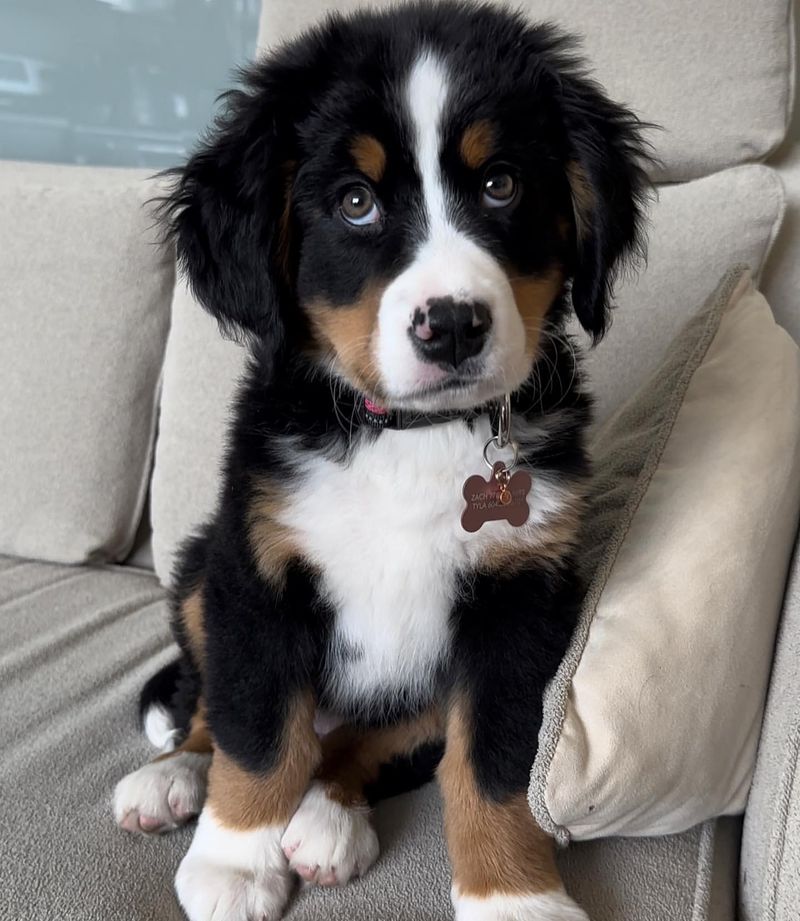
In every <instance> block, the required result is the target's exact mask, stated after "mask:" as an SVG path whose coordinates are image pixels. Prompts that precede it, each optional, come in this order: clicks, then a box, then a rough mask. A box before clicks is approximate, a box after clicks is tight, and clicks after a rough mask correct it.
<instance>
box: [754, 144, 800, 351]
mask: <svg viewBox="0 0 800 921" xmlns="http://www.w3.org/2000/svg"><path fill="white" fill-rule="evenodd" d="M798 130H800V129H798ZM798 140H800V138H798ZM775 165H776V167H779V168H780V173H779V175H780V177H781V180H782V182H783V185H784V188H785V192H786V205H787V207H786V218H785V221H784V225H783V227H782V228H781V232H780V234H779V235H778V239H777V241H776V243H775V248H774V250H773V251H772V253H771V255H770V257H769V260H768V261H767V265H766V268H765V271H764V276H763V282H762V287H763V290H764V294H765V295H766V297H767V300H768V301H769V303H770V306H771V307H772V309H773V310H774V312H775V319H776V320H777V321H778V322H779V323H780V324H781V326H783V328H784V329H786V330H788V332H789V333H791V335H792V336H793V337H794V340H795V342H800V297H799V296H798V292H800V145H798V146H796V147H793V148H792V150H791V152H789V153H787V154H786V155H785V156H784V157H782V158H781V159H780V160H778V161H777V162H776V164H775Z"/></svg>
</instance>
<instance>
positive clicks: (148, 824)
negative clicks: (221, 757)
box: [114, 752, 211, 834]
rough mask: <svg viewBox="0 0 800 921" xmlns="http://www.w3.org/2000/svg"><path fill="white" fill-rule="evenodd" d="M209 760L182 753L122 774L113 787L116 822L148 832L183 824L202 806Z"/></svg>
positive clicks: (138, 830)
mask: <svg viewBox="0 0 800 921" xmlns="http://www.w3.org/2000/svg"><path fill="white" fill-rule="evenodd" d="M210 761H211V756H210V755H201V754H195V753H193V752H179V753H178V754H175V755H171V756H170V757H169V758H163V759H162V760H160V761H151V762H150V764H146V765H145V766H144V767H141V768H139V770H138V771H134V772H133V773H132V774H128V775H127V777H123V778H122V780H121V781H120V782H119V783H118V784H117V787H116V789H115V790H114V818H115V819H116V820H117V824H118V825H120V827H122V828H124V829H125V830H126V831H130V832H136V833H141V832H144V833H146V834H159V833H161V832H165V831H170V830H171V829H173V828H177V827H178V826H179V825H183V823H184V822H187V821H188V820H189V819H191V818H193V817H194V816H196V815H197V814H198V813H199V812H200V810H201V809H202V808H203V801H204V800H205V798H206V779H207V776H208V765H209V763H210Z"/></svg>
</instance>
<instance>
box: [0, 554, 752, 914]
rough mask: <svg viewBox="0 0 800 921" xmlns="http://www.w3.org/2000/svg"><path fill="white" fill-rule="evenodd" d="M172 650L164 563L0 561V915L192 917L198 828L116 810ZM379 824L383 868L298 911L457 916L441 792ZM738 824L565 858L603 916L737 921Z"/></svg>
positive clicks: (142, 756) (581, 893)
mask: <svg viewBox="0 0 800 921" xmlns="http://www.w3.org/2000/svg"><path fill="white" fill-rule="evenodd" d="M54 612H57V613H58V616H57V617H55V616H54ZM173 655H174V650H173V648H172V647H171V645H170V641H169V639H168V632H167V627H166V610H165V605H164V602H163V592H162V590H161V589H160V588H159V587H158V585H157V582H156V580H155V578H154V577H153V576H152V575H147V574H143V573H141V572H136V571H135V570H131V569H129V568H128V567H124V568H123V567H106V568H102V569H90V568H68V567H63V566H53V565H46V564H43V563H33V562H27V561H24V560H12V559H2V558H0V687H2V689H3V699H4V706H3V707H2V708H1V709H0V738H2V740H3V758H2V759H1V760H0V800H2V820H3V821H2V824H3V860H2V861H0V891H2V894H3V897H2V904H1V905H0V917H2V918H4V919H5V918H8V919H14V921H22V919H24V921H53V919H56V918H57V919H59V921H181V919H182V918H183V915H182V914H181V912H180V909H179V908H178V905H177V902H176V901H175V897H174V895H173V890H172V878H173V875H174V872H175V869H176V868H177V865H178V862H179V861H180V858H181V856H182V854H183V853H184V852H185V850H186V848H187V847H188V844H189V840H190V836H191V833H192V830H191V829H186V830H184V831H181V832H178V833H176V834H173V835H167V836H164V837H162V838H152V839H143V838H133V837H131V836H129V835H127V834H126V833H124V832H122V831H120V830H119V829H117V828H116V827H115V825H114V822H113V818H112V814H111V792H112V790H113V787H114V784H115V783H116V781H117V780H118V779H119V778H120V777H121V776H122V775H123V774H125V773H126V772H127V771H129V770H131V769H133V768H135V767H138V766H139V765H140V764H141V763H142V762H143V761H144V760H146V759H147V758H149V757H151V756H152V754H153V751H152V749H150V748H149V746H148V744H147V743H146V742H145V741H144V739H143V738H142V736H141V735H140V733H139V731H138V728H137V726H136V696H137V693H138V691H139V689H140V688H141V685H142V682H143V681H144V680H145V679H146V678H148V677H149V676H150V675H151V674H153V672H154V671H155V670H156V669H157V668H158V667H159V666H161V665H163V664H164V663H165V662H167V661H169V659H170V658H171V657H172V656H173ZM376 821H377V826H378V832H379V835H380V838H381V843H382V856H381V858H380V859H379V861H378V863H377V864H376V865H375V867H373V868H372V870H371V871H370V872H369V874H368V875H367V876H366V877H365V878H364V879H363V880H361V881H357V882H354V883H352V884H351V885H348V886H346V887H345V888H343V889H341V890H338V891H335V890H315V891H309V892H306V893H304V894H303V895H302V896H301V897H300V898H299V900H298V902H297V904H296V905H295V907H294V909H293V910H292V912H291V914H290V915H289V917H290V919H291V921H321V919H323V918H324V919H329V921H376V919H381V921H383V919H394V921H447V919H450V918H452V909H451V907H450V901H449V870H448V866H447V862H446V857H445V847H444V843H443V841H442V834H441V806H440V802H439V797H438V793H437V792H436V788H435V787H434V786H428V787H426V788H424V789H422V790H419V791H417V792H415V793H413V794H410V795H408V796H404V797H399V798H396V799H393V800H389V801H387V802H385V803H383V804H381V805H380V806H379V807H378V810H377V816H376ZM737 834H738V825H737V823H736V822H730V821H723V822H720V823H715V824H712V823H709V824H707V825H705V826H703V827H701V828H697V829H693V830H692V831H690V832H687V833H685V834H683V835H677V836H672V837H669V838H659V839H649V840H634V839H629V840H624V839H612V840H609V841H603V842H589V843H586V844H578V845H575V846H574V847H571V848H569V849H568V850H567V851H565V852H563V853H562V854H561V857H560V860H561V865H562V869H563V872H564V875H565V878H566V881H567V887H568V888H569V889H570V891H572V892H573V893H574V894H575V896H576V898H577V899H579V900H580V902H581V903H582V904H583V905H585V907H586V908H587V910H588V911H589V912H590V915H591V917H592V921H687V919H692V921H733V915H732V913H731V912H730V910H729V909H730V903H729V900H730V897H731V896H732V893H733V886H732V884H731V882H730V880H731V879H732V877H733V876H734V875H735V872H736V859H735V843H732V842H735V840H736V836H737ZM665 868H668V872H665ZM720 896H722V897H723V898H722V901H720ZM725 898H727V899H728V902H727V904H726V902H725ZM710 906H714V908H713V910H712V908H711V907H710Z"/></svg>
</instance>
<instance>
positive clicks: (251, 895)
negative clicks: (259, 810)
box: [175, 808, 292, 921]
mask: <svg viewBox="0 0 800 921" xmlns="http://www.w3.org/2000/svg"><path fill="white" fill-rule="evenodd" d="M280 837H281V829H280V828H278V827H267V828H261V829H257V830H255V831H236V830H235V829H231V828H225V827H223V826H221V825H220V824H219V823H218V822H217V821H216V819H215V818H214V816H213V813H211V812H210V811H209V809H208V808H206V809H205V810H203V813H202V814H201V816H200V820H199V822H198V823H197V831H196V833H195V836H194V839H193V841H192V844H191V847H190V848H189V850H188V852H187V854H186V856H185V857H184V858H183V861H182V862H181V865H180V867H179V868H178V873H177V875H176V877H175V891H176V892H177V894H178V901H179V902H180V904H181V907H182V908H183V910H184V911H185V912H186V915H187V916H188V918H189V921H278V919H279V918H280V917H281V915H282V914H283V910H284V908H285V907H286V903H287V902H288V900H289V895H290V893H291V888H292V876H291V873H290V872H289V868H288V866H287V863H286V858H285V857H284V855H283V851H282V850H281V846H280Z"/></svg>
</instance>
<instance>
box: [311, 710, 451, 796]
mask: <svg viewBox="0 0 800 921" xmlns="http://www.w3.org/2000/svg"><path fill="white" fill-rule="evenodd" d="M443 735H444V725H443V721H442V715H441V712H440V711H439V710H438V708H437V709H435V710H429V711H427V712H425V713H423V714H422V715H421V716H420V717H419V718H417V719H414V720H408V721H406V722H403V723H400V724H398V725H396V726H387V727H385V728H382V729H370V730H364V731H360V730H357V729H353V728H352V727H350V726H341V727H339V728H338V729H335V730H334V731H333V732H331V733H329V735H327V736H326V737H325V738H324V739H323V740H322V751H323V762H322V766H321V767H320V769H319V771H318V772H317V777H318V778H319V779H320V780H321V781H322V782H323V783H324V784H325V787H326V792H327V794H328V796H329V797H330V798H331V799H332V800H335V801H336V802H338V803H341V804H342V805H343V806H360V805H364V803H365V802H366V800H365V797H364V787H365V785H366V784H368V783H371V782H372V781H374V780H376V779H377V777H378V774H379V772H380V768H381V765H383V764H387V763H388V762H390V761H391V760H392V758H397V757H402V756H403V755H410V754H411V753H412V752H414V751H416V749H418V748H419V747H420V746H421V745H425V744H426V743H429V742H435V741H437V740H439V739H441V738H442V737H443Z"/></svg>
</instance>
